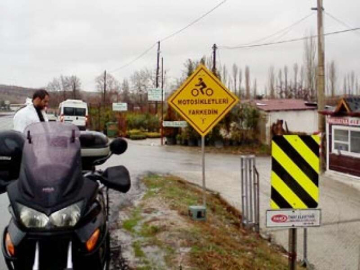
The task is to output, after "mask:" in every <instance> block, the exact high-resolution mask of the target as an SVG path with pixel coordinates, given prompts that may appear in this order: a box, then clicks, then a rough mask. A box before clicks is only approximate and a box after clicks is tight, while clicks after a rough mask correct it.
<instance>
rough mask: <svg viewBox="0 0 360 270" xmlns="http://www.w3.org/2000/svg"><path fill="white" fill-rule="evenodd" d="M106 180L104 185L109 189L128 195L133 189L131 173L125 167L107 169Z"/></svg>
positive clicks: (105, 172)
mask: <svg viewBox="0 0 360 270" xmlns="http://www.w3.org/2000/svg"><path fill="white" fill-rule="evenodd" d="M103 175H104V177H105V179H104V181H102V183H103V184H104V185H105V186H107V187H108V188H111V189H114V190H116V191H120V192H122V193H126V192H128V191H129V189H130V187H131V180H130V174H129V171H128V170H127V169H126V168H125V167H124V166H115V167H109V168H107V169H106V170H105V171H104V173H103Z"/></svg>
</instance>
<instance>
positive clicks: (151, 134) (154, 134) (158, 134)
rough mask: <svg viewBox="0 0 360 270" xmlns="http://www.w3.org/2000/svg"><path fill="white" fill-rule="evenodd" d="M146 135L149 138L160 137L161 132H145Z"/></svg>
mask: <svg viewBox="0 0 360 270" xmlns="http://www.w3.org/2000/svg"><path fill="white" fill-rule="evenodd" d="M145 134H146V136H147V137H148V138H150V139H155V138H160V137H161V134H160V133H159V132H146V133H145Z"/></svg>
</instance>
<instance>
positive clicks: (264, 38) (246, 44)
mask: <svg viewBox="0 0 360 270" xmlns="http://www.w3.org/2000/svg"><path fill="white" fill-rule="evenodd" d="M313 15H314V13H313V12H311V13H310V14H309V15H307V16H305V17H304V18H302V19H300V20H299V21H297V22H295V23H293V24H291V25H289V26H288V27H285V28H283V29H281V30H279V31H277V32H275V33H273V34H271V35H269V36H266V37H263V38H261V39H258V40H255V41H253V42H249V43H245V44H240V45H237V46H236V47H239V46H248V45H251V44H254V43H259V42H261V41H264V40H267V39H269V38H271V37H274V36H277V35H278V34H280V33H282V32H284V31H286V32H285V33H284V34H283V35H281V36H280V37H282V36H284V35H285V34H287V33H288V32H290V31H291V29H292V28H293V27H294V26H296V25H298V24H300V23H301V22H303V21H305V20H306V19H307V18H309V17H311V16H313ZM280 37H278V38H280Z"/></svg>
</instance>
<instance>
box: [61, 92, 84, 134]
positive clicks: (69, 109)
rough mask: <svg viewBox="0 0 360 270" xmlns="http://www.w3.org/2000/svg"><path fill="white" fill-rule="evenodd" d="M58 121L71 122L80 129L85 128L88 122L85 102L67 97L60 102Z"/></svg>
mask: <svg viewBox="0 0 360 270" xmlns="http://www.w3.org/2000/svg"><path fill="white" fill-rule="evenodd" d="M58 121H60V122H71V123H73V124H74V125H76V126H78V127H79V129H80V130H85V129H86V126H87V122H88V106H87V103H86V102H84V101H82V100H78V99H67V100H65V101H63V102H61V103H60V105H59V112H58Z"/></svg>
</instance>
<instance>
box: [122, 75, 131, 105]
mask: <svg viewBox="0 0 360 270" xmlns="http://www.w3.org/2000/svg"><path fill="white" fill-rule="evenodd" d="M120 100H121V101H123V102H126V103H130V102H131V97H130V84H129V81H128V80H127V79H124V80H123V82H122V84H121V96H120Z"/></svg>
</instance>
